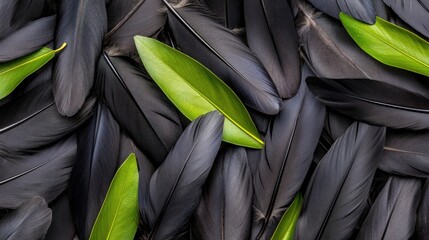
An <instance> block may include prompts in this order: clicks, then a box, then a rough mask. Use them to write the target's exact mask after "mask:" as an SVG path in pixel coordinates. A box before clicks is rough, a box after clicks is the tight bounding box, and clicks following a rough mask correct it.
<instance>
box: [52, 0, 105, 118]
mask: <svg viewBox="0 0 429 240" xmlns="http://www.w3.org/2000/svg"><path fill="white" fill-rule="evenodd" d="M57 15H58V25H57V29H56V37H55V46H61V44H63V43H64V42H65V43H68V46H67V48H66V49H64V51H63V52H62V53H61V54H60V55H59V56H58V59H57V62H56V64H55V67H54V76H53V79H52V89H53V92H54V97H55V103H56V104H57V108H58V111H59V112H60V113H61V114H62V115H65V116H73V115H75V114H76V113H77V112H78V111H79V109H81V108H82V106H83V104H84V102H85V98H86V97H87V96H88V94H89V91H90V89H91V87H92V84H93V81H94V76H95V75H94V66H95V65H96V63H97V60H98V56H99V54H100V53H101V48H102V46H101V44H102V39H103V36H104V34H105V32H106V29H107V16H106V15H107V14H106V7H105V0H76V1H69V0H61V1H60V3H59V9H58V13H57Z"/></svg>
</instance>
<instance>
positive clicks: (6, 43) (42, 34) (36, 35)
mask: <svg viewBox="0 0 429 240" xmlns="http://www.w3.org/2000/svg"><path fill="white" fill-rule="evenodd" d="M55 19H56V15H52V16H49V17H44V18H41V19H38V20H35V21H33V22H30V23H28V24H27V25H25V26H24V27H22V28H20V29H19V30H17V31H15V32H13V33H12V34H10V35H8V36H7V37H5V38H3V39H2V40H0V62H6V61H10V60H13V59H15V58H19V57H22V56H24V55H27V54H29V53H31V52H34V51H36V50H38V49H40V48H42V47H43V45H45V44H47V43H48V42H50V41H52V40H53V39H54V30H55Z"/></svg>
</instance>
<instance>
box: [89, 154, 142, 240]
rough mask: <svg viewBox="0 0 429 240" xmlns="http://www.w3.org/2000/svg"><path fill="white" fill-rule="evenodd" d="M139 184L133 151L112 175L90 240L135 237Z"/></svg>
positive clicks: (137, 218)
mask: <svg viewBox="0 0 429 240" xmlns="http://www.w3.org/2000/svg"><path fill="white" fill-rule="evenodd" d="M138 184H139V173H138V169H137V160H136V155H135V154H134V153H132V154H130V155H129V156H128V158H127V160H125V162H124V163H123V164H122V165H121V167H120V168H119V169H118V171H117V172H116V174H115V176H114V177H113V180H112V183H111V184H110V187H109V190H108V191H107V194H106V197H105V199H104V202H103V205H102V206H101V209H100V212H99V213H98V216H97V219H96V220H95V223H94V226H93V227H92V231H91V235H90V237H89V239H90V240H99V239H103V240H116V239H121V240H127V239H130V240H131V239H134V235H135V234H136V231H137V227H138V223H139V209H138Z"/></svg>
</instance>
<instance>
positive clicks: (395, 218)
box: [356, 176, 422, 240]
mask: <svg viewBox="0 0 429 240" xmlns="http://www.w3.org/2000/svg"><path fill="white" fill-rule="evenodd" d="M421 185H422V184H421V181H420V180H419V179H413V178H400V177H395V176H392V177H390V178H389V180H388V181H387V183H386V185H384V187H383V189H382V190H381V192H380V194H379V195H378V197H377V199H376V200H375V202H374V205H372V207H371V209H370V211H369V213H368V215H367V216H366V218H365V220H364V222H363V224H362V227H361V228H360V231H359V234H358V236H357V238H356V239H357V240H379V239H386V240H387V239H389V240H402V239H409V238H410V237H411V235H412V234H413V232H414V225H415V221H416V211H417V205H418V201H419V196H420V191H421V190H420V188H421Z"/></svg>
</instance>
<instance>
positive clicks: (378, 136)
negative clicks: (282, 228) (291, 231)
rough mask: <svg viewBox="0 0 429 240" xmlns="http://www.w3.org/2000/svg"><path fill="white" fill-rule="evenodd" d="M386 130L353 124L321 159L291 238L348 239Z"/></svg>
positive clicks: (361, 206)
mask: <svg viewBox="0 0 429 240" xmlns="http://www.w3.org/2000/svg"><path fill="white" fill-rule="evenodd" d="M385 133H386V129H385V128H384V127H375V126H370V125H367V124H365V123H359V122H355V123H353V124H352V125H351V126H350V127H349V128H348V129H347V131H346V132H345V133H344V134H343V135H342V136H341V137H340V138H338V139H337V140H336V141H335V143H334V145H333V146H332V147H331V148H330V149H329V151H328V153H327V154H326V155H325V157H323V159H322V160H321V161H320V163H319V164H318V165H317V168H316V170H315V172H314V174H313V176H312V178H311V180H310V183H309V186H308V187H307V190H306V194H305V198H304V204H303V208H302V212H301V216H300V218H299V220H298V223H297V228H296V232H295V239H348V238H349V237H350V236H351V235H352V233H353V230H354V228H355V226H356V225H357V223H358V221H359V218H360V216H361V214H362V211H363V210H364V208H365V201H366V199H367V198H368V196H369V191H370V187H371V183H372V180H373V177H374V173H375V171H376V169H377V166H378V163H379V161H380V158H381V154H382V151H383V144H384V139H385Z"/></svg>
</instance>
